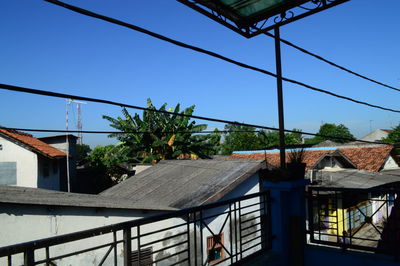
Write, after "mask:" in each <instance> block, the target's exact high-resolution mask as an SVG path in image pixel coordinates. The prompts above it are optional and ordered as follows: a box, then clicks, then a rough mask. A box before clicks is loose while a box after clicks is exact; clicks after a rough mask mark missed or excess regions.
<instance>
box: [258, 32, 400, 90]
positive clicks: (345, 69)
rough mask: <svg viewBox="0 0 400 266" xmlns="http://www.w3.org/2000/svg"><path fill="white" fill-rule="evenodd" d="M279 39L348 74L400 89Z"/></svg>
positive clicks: (268, 33) (267, 33)
mask: <svg viewBox="0 0 400 266" xmlns="http://www.w3.org/2000/svg"><path fill="white" fill-rule="evenodd" d="M264 34H265V35H267V36H269V37H272V38H275V36H274V35H273V34H272V33H270V32H264ZM279 41H280V42H282V43H284V44H286V45H288V46H290V47H293V48H294V49H297V50H299V51H300V52H302V53H305V54H308V55H310V56H312V57H314V58H316V59H318V60H320V61H323V62H325V63H327V64H329V65H331V66H334V67H336V68H339V69H341V70H343V71H345V72H348V73H350V74H353V75H355V76H357V77H359V78H362V79H365V80H368V81H370V82H373V83H375V84H378V85H381V86H383V87H386V88H389V89H392V90H395V91H400V89H399V88H396V87H394V86H391V85H388V84H385V83H383V82H380V81H377V80H375V79H372V78H369V77H367V76H365V75H362V74H359V73H357V72H355V71H353V70H350V69H348V68H346V67H343V66H340V65H338V64H336V63H334V62H332V61H330V60H328V59H326V58H324V57H322V56H320V55H317V54H315V53H313V52H310V51H308V50H306V49H304V48H302V47H300V46H298V45H296V44H294V43H292V42H289V41H287V40H285V39H282V38H279Z"/></svg>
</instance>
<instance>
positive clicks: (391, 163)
mask: <svg viewBox="0 0 400 266" xmlns="http://www.w3.org/2000/svg"><path fill="white" fill-rule="evenodd" d="M394 168H399V165H398V164H397V163H396V161H395V160H394V159H393V157H392V156H389V157H388V158H387V159H386V162H385V163H384V164H383V168H382V169H383V170H385V169H394Z"/></svg>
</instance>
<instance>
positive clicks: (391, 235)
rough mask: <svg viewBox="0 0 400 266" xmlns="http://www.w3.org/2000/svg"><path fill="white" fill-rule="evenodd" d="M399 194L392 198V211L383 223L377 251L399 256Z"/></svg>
mask: <svg viewBox="0 0 400 266" xmlns="http://www.w3.org/2000/svg"><path fill="white" fill-rule="evenodd" d="M399 196H400V195H397V198H396V199H395V200H394V205H393V207H392V211H391V213H390V215H389V217H388V218H387V220H386V222H385V223H384V227H383V230H382V234H381V239H380V240H379V242H378V250H379V251H378V252H377V253H383V254H387V255H392V256H395V257H396V258H397V259H399V258H400V244H399V243H400V198H399Z"/></svg>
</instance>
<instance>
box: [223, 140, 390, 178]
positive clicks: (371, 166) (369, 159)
mask: <svg viewBox="0 0 400 266" xmlns="http://www.w3.org/2000/svg"><path fill="white" fill-rule="evenodd" d="M335 150H339V151H340V152H341V153H343V154H344V155H345V156H347V158H349V159H350V160H351V161H352V162H353V163H354V164H355V165H356V167H357V169H358V170H366V171H369V172H379V170H381V168H382V166H383V164H384V162H385V161H386V159H387V158H388V156H389V155H390V152H391V151H392V150H393V147H392V146H389V145H387V146H379V147H363V148H340V149H335V148H332V150H311V151H310V150H306V151H305V152H304V162H305V163H306V164H307V170H308V169H311V168H312V167H313V166H314V165H315V164H316V163H317V162H318V160H319V159H320V158H321V157H322V156H324V155H327V154H330V153H333V152H334V151H335ZM286 154H287V155H286V161H287V160H288V159H287V158H288V153H286ZM230 158H233V159H240V158H242V159H265V158H266V160H267V163H269V164H271V165H272V166H275V167H279V165H280V163H279V153H277V152H274V153H268V152H267V153H266V155H265V154H264V152H257V153H234V154H232V155H231V157H230Z"/></svg>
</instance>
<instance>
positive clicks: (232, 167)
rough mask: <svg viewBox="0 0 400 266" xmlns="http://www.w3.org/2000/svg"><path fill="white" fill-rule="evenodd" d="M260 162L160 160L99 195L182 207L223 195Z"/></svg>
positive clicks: (259, 167)
mask: <svg viewBox="0 0 400 266" xmlns="http://www.w3.org/2000/svg"><path fill="white" fill-rule="evenodd" d="M263 165H264V163H263V160H247V159H239V160H232V159H226V160H222V159H221V160H166V161H160V162H159V163H158V164H156V165H154V166H152V167H150V168H149V169H146V170H144V171H143V172H140V173H139V174H137V175H135V176H133V177H131V178H129V179H128V180H126V181H124V182H122V183H120V184H118V185H116V186H114V187H111V188H109V189H107V190H106V191H103V192H102V193H101V195H103V196H112V197H115V198H119V197H124V198H129V199H131V200H133V201H135V202H147V201H150V200H153V201H156V202H160V204H163V205H165V206H170V207H174V208H178V209H183V208H188V207H192V206H198V205H201V204H204V203H207V202H212V201H216V200H218V199H220V198H222V197H223V196H224V195H225V194H227V193H228V192H229V191H231V190H232V189H233V188H235V187H236V186H237V185H238V184H240V183H241V182H243V181H244V180H246V179H247V178H248V177H250V176H251V175H253V174H254V173H256V172H257V171H258V170H259V169H261V168H262V166H263Z"/></svg>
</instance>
